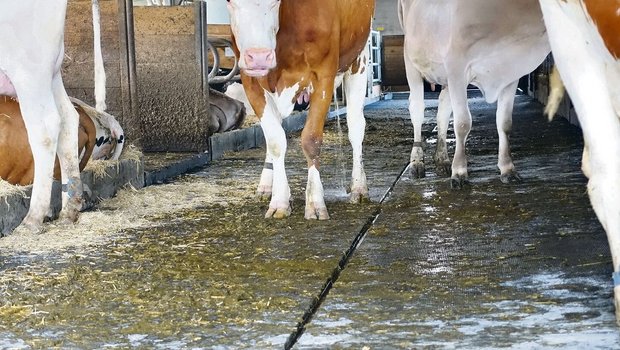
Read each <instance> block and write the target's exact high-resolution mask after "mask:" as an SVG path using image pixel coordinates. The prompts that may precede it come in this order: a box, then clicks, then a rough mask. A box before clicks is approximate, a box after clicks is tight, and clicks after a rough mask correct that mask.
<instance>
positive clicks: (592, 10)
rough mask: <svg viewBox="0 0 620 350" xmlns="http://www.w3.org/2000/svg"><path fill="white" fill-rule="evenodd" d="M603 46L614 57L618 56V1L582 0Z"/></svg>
mask: <svg viewBox="0 0 620 350" xmlns="http://www.w3.org/2000/svg"><path fill="white" fill-rule="evenodd" d="M584 3H585V4H586V8H587V10H588V13H589V14H590V17H592V20H594V23H595V24H596V27H597V29H598V32H599V33H600V35H601V37H602V38H603V41H604V42H605V46H606V47H607V49H608V50H609V52H610V53H611V54H612V55H613V56H614V58H616V59H618V58H620V2H618V1H611V0H584Z"/></svg>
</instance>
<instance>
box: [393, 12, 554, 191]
mask: <svg viewBox="0 0 620 350" xmlns="http://www.w3.org/2000/svg"><path fill="white" fill-rule="evenodd" d="M398 16H399V20H400V23H401V26H402V29H403V32H404V33H405V41H404V56H405V57H404V58H405V70H406V73H407V81H408V83H409V88H410V97H409V112H410V116H411V121H412V123H413V127H414V143H413V148H412V151H411V156H410V164H411V171H412V174H413V175H414V176H415V177H424V175H425V165H424V151H423V147H422V146H423V140H422V130H421V128H422V122H423V118H424V87H423V79H426V80H427V81H429V82H430V83H432V84H439V85H442V87H443V89H442V90H441V92H440V95H439V107H438V111H437V129H438V132H437V133H438V140H437V145H436V150H435V155H434V160H435V164H436V172H437V174H438V175H448V174H450V173H451V185H452V187H454V188H462V186H463V185H464V184H465V183H466V182H467V179H468V173H467V158H466V155H465V142H466V139H467V136H468V135H469V132H470V130H471V125H472V118H471V113H470V111H469V108H468V105H467V90H466V89H467V86H468V84H472V85H474V86H476V87H478V88H479V89H480V90H481V91H482V93H483V94H484V97H485V99H486V101H487V102H489V103H491V102H495V101H497V112H496V120H497V131H498V134H499V152H498V164H497V165H498V167H499V169H500V173H501V175H500V179H501V180H502V182H510V181H515V180H520V177H519V174H518V173H517V172H516V170H515V166H514V163H513V161H512V157H511V154H510V146H509V134H510V130H511V128H512V109H513V104H514V96H515V93H516V89H517V84H518V80H519V78H521V77H522V76H523V75H525V74H528V73H529V72H531V71H533V70H534V69H535V68H536V67H537V66H538V65H539V64H540V63H541V62H542V61H543V60H544V59H545V57H546V56H547V55H548V54H549V51H550V47H549V43H548V38H547V35H546V30H545V26H544V23H543V20H542V14H541V12H540V8H539V6H538V4H537V0H519V1H515V0H467V1H457V0H399V3H398ZM452 112H453V114H454V131H455V134H456V149H455V152H454V159H453V161H452V163H451V164H450V161H449V158H448V152H447V145H446V135H447V128H448V123H449V119H450V114H451V113H452Z"/></svg>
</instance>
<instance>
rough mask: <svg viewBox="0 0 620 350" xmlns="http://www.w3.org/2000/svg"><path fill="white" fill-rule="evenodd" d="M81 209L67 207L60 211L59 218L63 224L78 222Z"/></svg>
mask: <svg viewBox="0 0 620 350" xmlns="http://www.w3.org/2000/svg"><path fill="white" fill-rule="evenodd" d="M79 214H80V211H79V210H75V209H71V210H69V209H67V210H63V211H61V212H60V216H59V217H58V220H60V222H61V223H63V224H73V223H75V222H77V220H78V217H79Z"/></svg>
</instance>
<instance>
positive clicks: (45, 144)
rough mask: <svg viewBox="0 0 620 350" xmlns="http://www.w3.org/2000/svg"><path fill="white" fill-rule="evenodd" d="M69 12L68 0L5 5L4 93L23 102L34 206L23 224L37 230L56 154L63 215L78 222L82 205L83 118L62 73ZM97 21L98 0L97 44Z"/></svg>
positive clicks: (0, 21) (0, 90)
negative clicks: (31, 160)
mask: <svg viewBox="0 0 620 350" xmlns="http://www.w3.org/2000/svg"><path fill="white" fill-rule="evenodd" d="M66 10H67V1H66V0H54V1H50V0H20V1H5V2H3V3H2V4H1V5H0V36H1V37H2V40H0V95H7V96H10V97H14V98H17V99H18V100H19V102H20V111H21V114H22V116H23V120H24V124H25V126H26V129H27V132H28V141H29V143H30V146H31V148H32V153H33V157H34V180H33V188H32V195H31V197H30V207H29V210H28V213H27V214H26V217H25V218H24V219H23V221H22V223H21V225H20V226H21V227H22V228H24V229H27V230H30V231H35V232H38V231H40V230H41V227H42V223H43V219H44V217H45V215H46V213H47V212H48V209H49V206H50V197H51V187H52V180H53V172H54V160H55V158H56V155H58V159H59V163H60V168H61V179H62V190H63V196H62V210H61V214H60V218H61V219H62V220H63V221H69V222H75V221H76V220H77V217H78V213H79V210H80V208H81V207H82V181H81V180H80V172H79V161H78V154H77V150H78V133H77V130H78V125H79V117H78V114H77V112H76V110H75V108H74V107H73V105H72V104H71V101H70V100H69V96H67V92H66V91H65V87H64V84H63V81H62V77H61V73H60V70H61V65H62V61H63V57H64V43H63V41H64V25H65V15H66ZM98 20H99V15H98V1H97V0H93V23H94V33H95V47H96V46H97V43H98V42H99V40H100V38H99V35H100V31H99V27H98V25H99V21H98ZM100 55H101V52H100V50H99V52H96V53H95V57H96V59H95V64H96V66H97V67H96V69H95V73H96V77H95V86H96V88H95V93H96V95H97V94H99V95H98V96H97V98H96V99H97V102H98V107H99V108H102V107H100V106H101V105H102V103H101V102H102V101H105V98H101V90H103V91H105V82H104V81H103V79H102V77H101V75H100V74H99V75H98V73H101V71H102V69H100V68H101V66H102V62H103V60H102V58H101V57H100ZM102 82H103V84H102ZM102 88H103V89H102Z"/></svg>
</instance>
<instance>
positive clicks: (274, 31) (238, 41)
mask: <svg viewBox="0 0 620 350" xmlns="http://www.w3.org/2000/svg"><path fill="white" fill-rule="evenodd" d="M222 1H224V0H222ZM374 5H375V2H374V0H303V1H300V0H228V10H229V13H230V19H231V29H232V32H233V39H234V43H235V49H236V50H237V55H238V57H239V66H240V68H241V78H242V82H243V86H244V89H245V91H246V93H247V96H248V99H249V101H250V103H251V105H252V107H253V109H254V111H255V112H256V113H257V115H258V116H259V118H260V119H261V127H262V129H263V132H264V134H265V140H266V143H267V155H266V160H265V168H264V169H263V172H262V174H261V180H260V184H259V188H258V192H259V193H260V194H263V195H269V194H271V201H270V203H269V209H268V211H267V213H266V215H265V217H274V218H282V217H286V216H288V215H290V210H291V209H290V197H291V194H290V188H289V185H288V180H287V177H286V171H285V167H284V156H285V153H286V148H287V144H286V135H285V133H284V130H283V129H282V124H281V123H282V119H283V118H285V117H287V116H288V115H289V114H290V113H291V111H292V110H293V106H294V103H295V101H296V99H297V97H298V96H299V94H301V93H303V91H310V110H309V112H308V117H307V121H306V125H305V127H304V130H303V131H302V135H301V138H302V140H301V143H302V148H303V151H304V154H305V156H306V160H307V163H308V182H307V186H306V209H305V217H306V218H307V219H316V218H318V219H328V218H329V214H328V212H327V207H326V206H325V200H324V198H323V196H324V193H323V185H322V183H321V178H320V175H319V167H320V162H319V155H320V150H321V144H322V141H323V126H324V123H325V118H326V115H327V112H328V110H329V106H330V103H331V99H332V95H333V90H334V80H335V79H336V76H337V75H339V74H340V73H346V74H345V76H344V90H345V93H346V97H347V123H348V127H349V140H350V142H351V145H352V147H353V171H352V185H351V199H352V201H359V200H360V199H361V198H364V197H367V196H368V187H367V184H366V175H365V173H364V169H363V167H362V141H363V138H364V129H365V120H364V115H363V102H364V96H365V91H366V72H365V63H366V60H367V56H366V54H365V50H364V48H365V46H366V43H367V40H368V35H369V33H370V25H371V18H372V15H373V13H374Z"/></svg>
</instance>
